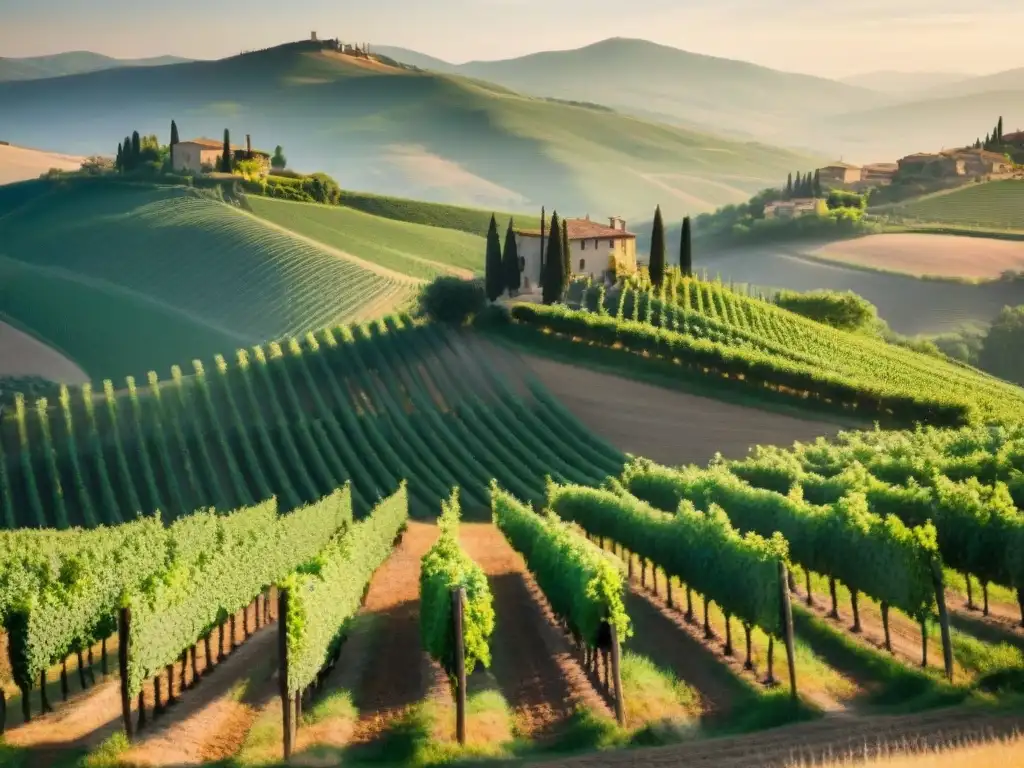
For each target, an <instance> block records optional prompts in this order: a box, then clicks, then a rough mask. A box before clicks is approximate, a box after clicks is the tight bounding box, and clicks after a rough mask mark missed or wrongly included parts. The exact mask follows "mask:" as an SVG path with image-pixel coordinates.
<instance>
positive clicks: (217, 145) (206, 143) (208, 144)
mask: <svg viewBox="0 0 1024 768" xmlns="http://www.w3.org/2000/svg"><path fill="white" fill-rule="evenodd" d="M181 143H182V144H195V145H196V146H197V147H202V148H203V149H224V142H223V141H215V140H213V139H189V140H188V141H182V142H181ZM231 148H232V149H238V147H236V146H235V145H234V144H232V145H231Z"/></svg>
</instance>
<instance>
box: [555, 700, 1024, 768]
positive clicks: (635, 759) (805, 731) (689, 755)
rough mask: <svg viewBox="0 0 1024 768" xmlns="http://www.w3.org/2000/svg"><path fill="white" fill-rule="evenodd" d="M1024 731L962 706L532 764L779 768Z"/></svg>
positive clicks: (1016, 721) (1003, 718) (1021, 719)
mask: <svg viewBox="0 0 1024 768" xmlns="http://www.w3.org/2000/svg"><path fill="white" fill-rule="evenodd" d="M1021 728H1024V713H1014V714H993V713H990V712H984V711H979V710H976V709H969V708H963V707H957V708H951V709H944V710H936V711H931V712H926V713H921V714H914V715H903V716H897V717H885V716H880V715H879V716H873V717H862V718H857V719H846V718H844V719H838V718H837V719H825V720H817V721H814V722H808V723H799V724H796V725H791V726H787V727H783V728H775V729H773V730H770V731H763V732H760V733H751V734H746V735H743V736H734V737H726V738H716V739H707V740H705V741H698V742H693V743H691V744H679V745H675V746H670V747H654V748H649V749H641V750H629V751H618V752H603V753H600V754H588V755H582V756H579V757H572V758H565V759H562V760H554V761H546V762H542V763H537V764H536V765H542V766H549V768H555V766H573V768H605V767H607V768H611V767H612V766H638V767H639V766H644V767H645V768H646V767H647V766H652V767H657V766H664V767H665V768H670V767H671V768H676V767H678V768H687V767H688V766H706V767H707V768H712V766H713V767H714V768H783V767H784V766H788V765H790V764H791V762H792V761H794V760H800V759H803V760H809V761H811V760H820V759H823V758H827V757H829V756H842V755H844V754H847V753H849V752H854V753H856V754H857V755H858V757H861V756H864V755H865V752H866V753H867V755H868V756H870V755H871V754H872V753H874V752H875V751H877V750H878V749H879V748H880V747H884V746H889V747H892V748H895V749H900V748H904V747H907V746H922V747H923V746H938V745H940V744H943V743H945V742H947V741H950V740H954V739H956V738H958V737H961V738H970V737H974V738H981V739H984V738H994V737H998V736H1004V735H1009V734H1012V733H1014V732H1015V731H1018V730H1020V729H1021Z"/></svg>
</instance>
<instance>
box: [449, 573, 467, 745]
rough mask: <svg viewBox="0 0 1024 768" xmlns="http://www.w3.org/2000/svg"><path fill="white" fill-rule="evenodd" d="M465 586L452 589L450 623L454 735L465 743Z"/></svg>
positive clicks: (460, 742) (461, 742)
mask: <svg viewBox="0 0 1024 768" xmlns="http://www.w3.org/2000/svg"><path fill="white" fill-rule="evenodd" d="M465 591H466V590H465V588H464V587H458V588H457V589H454V590H453V591H452V623H453V624H454V629H455V737H456V738H457V739H458V742H459V744H460V745H463V746H465V744H466V646H465V639H464V637H463V633H462V611H463V609H464V605H465Z"/></svg>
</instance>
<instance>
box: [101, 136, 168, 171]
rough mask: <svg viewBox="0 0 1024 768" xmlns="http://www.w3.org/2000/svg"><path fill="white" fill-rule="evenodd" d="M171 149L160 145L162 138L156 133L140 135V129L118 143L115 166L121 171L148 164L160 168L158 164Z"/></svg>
mask: <svg viewBox="0 0 1024 768" xmlns="http://www.w3.org/2000/svg"><path fill="white" fill-rule="evenodd" d="M169 151H170V150H169V148H168V147H161V146H160V140H159V139H157V137H156V136H155V135H149V136H139V132H138V131H133V132H132V134H131V136H125V138H124V141H122V142H121V143H120V144H118V145H117V154H116V155H115V156H114V168H115V169H116V170H117V171H119V172H121V173H129V172H131V171H135V170H138V169H140V168H145V167H147V165H148V167H149V168H151V169H155V170H159V167H158V166H159V165H160V164H161V163H162V162H163V160H164V159H165V158H166V157H167V156H168V154H169ZM154 164H155V165H154Z"/></svg>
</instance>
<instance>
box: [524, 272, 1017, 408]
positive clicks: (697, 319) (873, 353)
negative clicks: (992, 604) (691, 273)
mask: <svg viewBox="0 0 1024 768" xmlns="http://www.w3.org/2000/svg"><path fill="white" fill-rule="evenodd" d="M665 288H666V290H665V292H664V294H657V293H655V292H654V291H653V290H652V289H650V288H649V287H640V288H633V287H627V288H626V289H625V290H624V291H621V292H620V293H619V295H618V296H617V297H608V298H606V299H605V303H604V304H603V305H602V304H601V303H600V299H601V298H602V297H603V296H604V293H603V292H602V291H600V290H599V289H596V288H592V289H590V290H589V291H587V294H586V298H585V300H584V301H583V306H584V308H583V309H581V310H580V311H574V310H571V309H568V308H566V307H562V306H558V305H555V306H540V305H534V304H518V305H515V306H514V308H513V311H512V314H513V317H514V318H515V319H516V320H517V321H518V322H519V323H520V324H521V325H523V326H525V327H527V328H531V329H540V330H544V331H547V332H549V333H552V334H555V335H557V336H560V337H561V338H562V339H563V340H576V339H579V340H582V341H583V342H587V343H592V344H596V345H598V346H601V347H606V348H609V349H614V350H616V351H617V352H618V357H619V358H620V359H621V364H622V366H623V367H624V368H629V367H631V366H634V365H641V366H645V367H650V368H652V369H657V370H660V371H662V372H663V373H664V374H665V375H668V376H676V377H678V378H680V379H686V378H689V379H696V380H702V379H708V378H710V379H712V380H717V381H718V382H719V383H717V385H716V386H717V387H718V388H721V389H733V390H736V391H741V392H746V393H748V394H754V395H756V396H769V393H770V396H771V397H772V398H773V399H776V400H779V401H781V402H789V403H793V404H796V403H800V404H806V405H809V406H812V407H816V408H819V409H822V410H825V411H833V412H840V413H843V414H849V415H851V416H854V417H858V418H862V419H864V420H865V421H875V420H877V421H880V422H882V424H883V426H903V427H912V426H913V425H914V424H915V423H918V422H920V423H925V424H933V425H936V426H959V425H962V424H966V423H973V422H979V421H990V420H1009V421H1012V420H1014V419H1017V418H1019V417H1020V414H1021V413H1022V412H1024V389H1021V388H1020V387H1018V386H1015V385H1013V384H1010V383H1008V382H1005V381H1002V380H1000V379H997V378H995V377H994V376H990V375H988V374H985V373H982V372H980V371H977V370H975V369H973V368H970V367H968V366H964V365H959V364H955V363H952V362H950V361H948V360H945V359H940V358H937V357H932V356H929V355H924V354H922V353H919V352H915V351H912V350H909V349H906V348H903V347H897V346H895V345H892V344H888V343H886V342H884V341H882V340H881V339H877V338H873V337H871V336H868V335H865V334H860V333H853V332H847V331H841V330H837V329H834V328H831V327H829V326H826V325H823V324H821V323H817V322H814V321H813V320H810V319H807V318H805V317H802V316H800V315H797V314H794V313H792V312H789V311H787V310H784V309H781V308H780V307H778V306H776V305H775V304H772V303H770V302H767V301H763V300H761V299H756V298H752V297H748V296H746V295H743V294H741V293H738V292H736V291H733V290H730V289H729V288H727V287H725V286H723V285H721V284H719V283H710V282H706V281H703V280H697V279H691V278H686V277H682V276H681V275H680V274H679V272H678V271H677V270H676V271H674V272H673V273H672V274H671V275H670V279H669V280H667V281H666V286H665ZM659 297H660V298H659Z"/></svg>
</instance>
